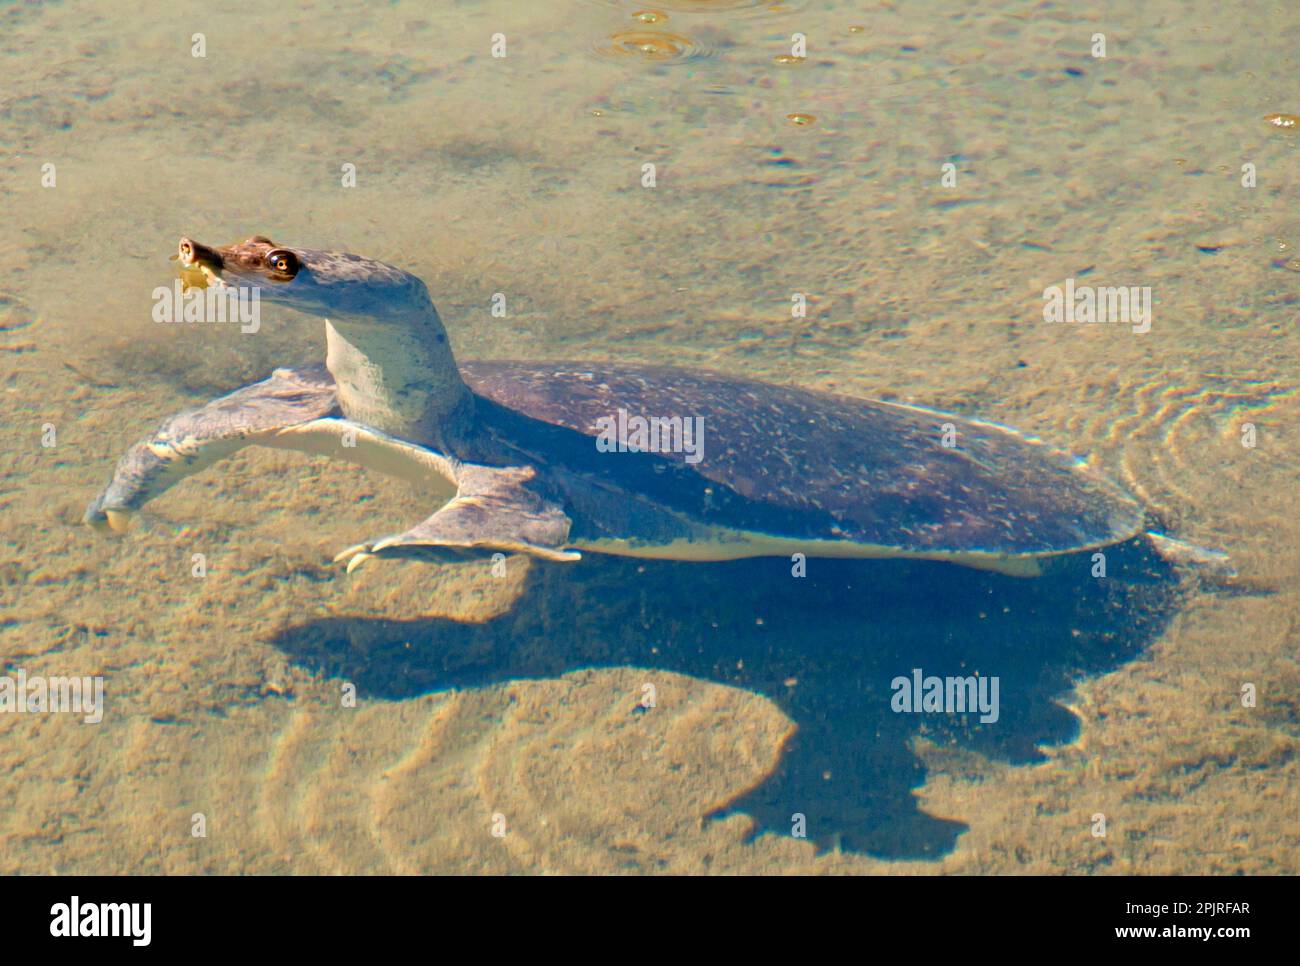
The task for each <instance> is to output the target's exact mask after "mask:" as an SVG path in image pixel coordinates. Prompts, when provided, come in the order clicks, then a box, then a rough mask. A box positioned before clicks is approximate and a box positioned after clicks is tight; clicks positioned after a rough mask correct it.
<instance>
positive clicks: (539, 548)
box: [334, 463, 582, 573]
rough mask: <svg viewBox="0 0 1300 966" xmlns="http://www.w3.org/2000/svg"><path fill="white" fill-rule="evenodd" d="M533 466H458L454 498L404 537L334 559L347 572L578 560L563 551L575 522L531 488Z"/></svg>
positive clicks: (352, 550) (367, 545)
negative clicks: (416, 563)
mask: <svg viewBox="0 0 1300 966" xmlns="http://www.w3.org/2000/svg"><path fill="white" fill-rule="evenodd" d="M536 475H537V471H536V470H534V469H533V468H532V467H530V466H506V467H495V466H478V465H476V464H473V463H461V464H459V465H458V466H457V467H456V482H457V484H458V487H459V488H458V490H457V493H456V496H455V497H454V498H453V499H452V500H451V501H450V502H449V503H447V504H446V505H445V506H444V507H442V509H440V510H438V512H437V513H435V514H433V516H431V517H429V518H428V519H427V520H425V521H424V522H423V523H420V524H418V525H416V526H414V527H412V528H411V529H410V530H407V531H406V532H405V533H400V534H395V535H393V536H388V537H381V538H379V539H378V540H373V541H371V542H369V543H363V544H358V545H357V546H355V547H349V548H348V549H347V550H344V551H343V552H342V553H340V554H339V555H338V556H337V557H335V558H334V559H335V560H336V561H342V560H345V559H346V560H347V561H348V572H349V573H350V572H351V571H353V570H355V569H356V568H357V567H358V566H360V565H361V564H362V563H363V562H365V561H366V560H369V559H370V558H372V557H415V558H420V559H433V560H447V559H457V558H463V557H467V556H480V555H488V554H492V553H498V552H500V553H524V554H528V555H530V556H533V557H541V558H543V559H545V560H562V561H568V560H578V559H580V558H581V556H582V555H581V554H580V553H578V552H576V551H573V550H565V549H564V548H565V545H566V543H567V541H568V539H569V527H570V526H571V525H572V521H571V520H570V519H569V517H568V516H567V515H566V514H565V512H564V510H563V509H562V508H561V507H559V506H558V505H556V504H555V503H552V502H551V501H549V500H547V499H546V498H545V497H544V496H542V495H541V494H540V493H537V492H535V491H534V490H533V489H532V488H530V486H529V485H528V484H529V482H530V481H531V480H532V479H533V478H534V477H535V476H536Z"/></svg>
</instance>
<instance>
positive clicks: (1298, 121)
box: [1264, 114, 1300, 131]
mask: <svg viewBox="0 0 1300 966" xmlns="http://www.w3.org/2000/svg"><path fill="white" fill-rule="evenodd" d="M1264 120H1265V121H1267V122H1268V123H1269V124H1272V125H1273V126H1274V127H1280V128H1283V129H1284V130H1287V131H1294V130H1296V129H1298V128H1300V116H1297V115H1295V114H1269V115H1268V116H1266V117H1265V118H1264Z"/></svg>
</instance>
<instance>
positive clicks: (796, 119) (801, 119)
mask: <svg viewBox="0 0 1300 966" xmlns="http://www.w3.org/2000/svg"><path fill="white" fill-rule="evenodd" d="M785 119H786V120H787V121H789V122H790V123H791V124H797V125H799V126H800V127H805V126H807V125H809V124H815V123H816V122H817V117H816V115H814V114H799V113H795V114H787V115H786V116H785Z"/></svg>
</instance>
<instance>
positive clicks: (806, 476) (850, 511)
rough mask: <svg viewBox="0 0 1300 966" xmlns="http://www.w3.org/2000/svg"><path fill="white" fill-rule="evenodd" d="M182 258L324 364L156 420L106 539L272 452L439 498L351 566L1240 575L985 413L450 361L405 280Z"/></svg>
mask: <svg viewBox="0 0 1300 966" xmlns="http://www.w3.org/2000/svg"><path fill="white" fill-rule="evenodd" d="M173 259H174V260H176V261H178V262H179V267H180V271H181V273H182V276H183V278H184V279H185V280H186V282H187V283H188V284H194V285H198V286H200V287H215V288H219V289H223V290H226V291H227V292H228V293H231V294H236V295H238V294H241V293H243V294H248V293H251V291H252V290H254V289H256V290H258V292H259V296H260V298H261V299H262V300H265V301H267V302H269V303H272V304H282V305H287V306H292V307H294V308H297V309H300V310H304V311H306V312H308V313H311V314H315V315H318V316H322V317H324V319H325V343H326V357H325V363H324V365H301V366H294V367H284V368H277V369H275V370H274V371H273V372H272V373H271V375H270V376H269V377H268V378H266V379H265V380H263V381H261V382H258V383H255V384H253V385H249V386H246V387H244V388H242V389H238V390H235V391H234V392H231V393H230V394H229V395H226V396H223V397H221V398H219V399H216V400H214V401H212V402H209V403H207V404H206V405H204V406H202V407H200V408H198V409H194V410H191V411H187V412H183V413H180V414H178V415H175V416H172V417H171V418H169V419H167V420H165V421H164V422H163V423H162V424H161V425H160V426H159V428H158V429H157V430H156V431H155V432H154V433H153V434H152V435H150V436H148V437H146V438H145V439H143V440H141V441H139V442H137V443H135V444H134V445H133V446H131V447H130V448H129V449H128V450H127V451H126V453H125V454H124V455H123V456H122V458H121V459H120V460H119V462H118V463H117V466H116V469H115V471H114V474H113V477H112V480H111V481H110V482H109V484H108V485H107V487H106V488H105V489H104V490H103V491H102V492H101V493H100V494H99V495H98V496H97V497H96V498H95V499H94V500H93V501H92V502H91V503H90V505H89V507H88V508H87V510H86V513H85V520H86V522H88V523H90V524H91V525H93V526H95V527H96V528H99V529H101V530H109V531H122V530H125V529H126V528H127V526H128V524H129V522H130V519H131V517H132V515H133V514H134V513H135V512H136V511H138V510H139V509H140V508H141V507H142V506H143V505H144V504H145V503H146V502H147V501H148V500H151V499H153V498H154V497H157V496H158V495H159V494H160V493H162V492H163V491H165V490H166V489H167V488H169V487H170V486H172V485H174V484H175V483H177V482H178V481H180V480H182V479H184V478H185V477H187V476H189V475H191V474H193V473H197V472H199V471H200V470H202V469H203V468H205V467H207V466H210V465H212V464H213V463H215V462H216V461H218V460H220V459H223V458H224V457H226V456H229V455H230V454H231V453H233V452H235V451H236V450H238V449H240V448H241V447H244V446H248V445H258V446H268V447H274V448H283V449H292V450H299V451H304V452H307V453H311V454H315V455H319V456H325V457H327V458H330V459H342V460H347V461H351V462H353V463H358V464H361V465H363V466H366V467H369V468H372V469H375V470H379V471H381V472H384V473H387V474H390V475H393V476H396V477H399V478H402V479H405V480H407V481H409V482H411V483H413V484H415V485H416V486H418V487H421V488H423V490H422V492H427V493H428V495H429V500H430V504H431V510H432V512H431V515H430V516H429V517H428V518H427V519H425V520H423V521H422V522H420V523H417V524H415V525H414V526H413V527H411V528H410V529H409V530H406V531H405V532H403V533H397V534H389V535H383V536H379V537H377V538H374V539H371V540H368V541H366V542H364V543H360V544H355V545H353V546H351V547H349V548H348V549H346V550H344V551H343V552H342V553H340V554H339V555H338V556H337V557H336V558H335V561H336V562H346V564H347V572H348V573H351V572H352V571H354V570H355V569H356V568H357V567H358V566H360V565H361V564H363V563H365V562H366V561H369V560H373V559H384V558H394V557H406V558H412V557H413V558H418V559H425V560H433V561H444V562H445V561H449V560H465V559H472V558H476V557H484V556H492V555H495V554H526V555H529V556H531V557H534V558H540V559H542V560H546V561H553V562H557V563H572V562H574V561H576V560H578V559H580V558H581V556H582V555H583V554H584V553H596V554H614V555H620V556H628V557H643V558H651V559H663V560H680V561H697V562H701V563H703V562H707V561H723V560H733V559H738V558H744V557H758V556H781V557H793V556H794V555H796V554H803V555H804V556H805V559H806V558H807V557H875V558H911V559H921V560H937V561H946V562H949V563H953V564H958V565H963V566H968V567H976V568H980V569H984V570H991V571H996V572H999V573H1003V574H1008V575H1012V576H1020V577H1029V576H1033V575H1036V574H1038V573H1041V571H1042V565H1043V563H1044V562H1045V561H1047V560H1048V559H1050V558H1055V557H1060V556H1062V555H1066V554H1071V553H1077V552H1079V551H1085V550H1093V549H1096V548H1101V547H1106V546H1109V545H1112V544H1118V543H1121V542H1124V541H1128V540H1130V539H1133V538H1137V537H1142V536H1144V535H1145V536H1146V537H1147V538H1148V539H1149V540H1150V542H1151V544H1152V546H1154V548H1155V549H1156V550H1157V551H1158V552H1159V554H1160V555H1161V556H1164V557H1166V558H1170V559H1173V560H1174V561H1175V562H1177V563H1181V564H1190V565H1194V566H1196V565H1200V566H1206V567H1210V568H1217V569H1219V570H1223V569H1225V568H1227V566H1228V565H1227V556H1226V554H1224V553H1222V552H1221V551H1216V550H1206V549H1202V548H1199V547H1193V546H1191V545H1190V544H1186V543H1183V542H1182V541H1178V540H1176V539H1174V538H1172V537H1168V536H1166V535H1164V534H1161V533H1159V532H1157V531H1156V530H1154V529H1150V528H1149V522H1148V521H1149V515H1148V513H1147V512H1146V511H1145V510H1144V508H1143V506H1142V505H1141V504H1140V503H1139V501H1138V500H1136V499H1134V498H1133V497H1132V496H1131V495H1130V494H1128V493H1127V492H1125V491H1124V490H1123V489H1122V488H1121V487H1119V486H1118V485H1116V484H1115V483H1113V482H1112V481H1110V480H1108V479H1106V478H1105V477H1104V476H1103V475H1101V474H1100V473H1098V472H1095V471H1094V470H1093V469H1091V468H1090V467H1089V466H1088V465H1087V464H1086V463H1085V462H1084V461H1082V460H1080V459H1078V458H1076V457H1074V456H1072V455H1070V454H1069V453H1067V452H1065V451H1063V450H1060V449H1057V448H1054V447H1052V446H1051V445H1049V444H1047V443H1045V442H1043V441H1042V440H1039V439H1037V438H1034V437H1031V436H1027V435H1025V434H1022V433H1019V432H1017V431H1016V430H1014V429H1011V428H1009V427H1005V426H1001V425H998V424H995V423H992V422H985V421H981V420H978V419H973V418H966V417H963V416H958V415H954V414H950V413H944V412H939V411H936V410H931V409H926V408H922V407H918V406H912V405H904V404H901V403H897V402H886V401H881V400H875V399H866V398H857V397H850V396H845V395H838V394H832V393H828V392H822V391H815V390H810V389H803V388H798V387H794V386H785V385H777V384H773V383H769V382H763V381H759V380H755V379H749V378H745V377H743V376H740V375H727V374H720V373H717V372H712V371H708V370H704V369H692V368H681V367H672V366H660V365H635V364H615V363H598V362H587V361H579V362H529V361H491V360H489V361H467V362H462V363H459V364H458V362H457V360H456V358H455V356H454V355H453V353H452V348H451V345H450V343H449V341H448V336H447V332H446V330H445V328H444V327H443V323H442V320H441V319H440V317H439V314H438V311H437V309H436V308H435V307H434V304H433V302H432V300H431V299H430V296H429V292H428V289H427V287H426V285H425V284H424V282H422V281H421V280H420V279H419V278H417V277H416V276H415V275H413V274H411V273H410V272H407V271H405V270H403V269H400V268H397V267H394V266H392V265H389V264H385V263H383V262H380V261H376V260H373V259H370V258H364V257H362V256H359V255H354V254H350V253H346V252H336V251H323V250H315V249H308V248H294V247H289V246H285V245H280V244H277V243H275V242H273V241H271V240H270V239H269V238H268V237H266V236H265V235H254V236H251V237H249V238H247V239H245V240H243V241H241V242H236V243H234V244H231V245H228V246H224V247H215V246H209V245H205V244H202V243H200V242H198V241H195V240H194V239H192V238H190V237H182V238H181V239H180V241H179V244H178V246H177V252H176V255H174V256H173Z"/></svg>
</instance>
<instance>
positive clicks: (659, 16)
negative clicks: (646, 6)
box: [632, 10, 668, 23]
mask: <svg viewBox="0 0 1300 966" xmlns="http://www.w3.org/2000/svg"><path fill="white" fill-rule="evenodd" d="M632 19H633V20H640V21H641V22H642V23H663V22H664V21H665V20H667V19H668V14H666V13H663V12H661V11H659V10H638V11H637V12H636V13H634V14H632Z"/></svg>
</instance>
